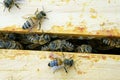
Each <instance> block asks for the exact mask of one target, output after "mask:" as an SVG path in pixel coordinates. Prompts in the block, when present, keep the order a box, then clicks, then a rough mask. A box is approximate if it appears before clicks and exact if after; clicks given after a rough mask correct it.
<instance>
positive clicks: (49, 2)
mask: <svg viewBox="0 0 120 80" xmlns="http://www.w3.org/2000/svg"><path fill="white" fill-rule="evenodd" d="M42 6H43V7H44V9H45V11H51V12H50V13H47V17H48V20H45V21H44V22H43V23H42V25H41V29H43V30H44V32H45V33H50V34H59V35H69V36H77V37H79V36H83V37H118V38H119V37H120V26H119V25H120V23H119V22H120V0H114V1H112V0H97V1H96V0H22V3H21V4H20V8H21V9H17V8H16V7H13V8H12V9H11V11H10V12H8V10H7V9H6V10H5V12H3V9H4V6H3V5H1V8H0V10H1V13H0V14H1V15H0V31H1V32H3V31H4V32H15V33H28V32H29V31H28V30H23V29H22V27H21V26H22V25H23V23H24V22H25V19H23V16H26V15H27V14H34V12H35V11H36V9H37V8H38V9H39V10H42ZM32 32H35V33H41V30H38V29H37V28H34V29H33V30H32V31H31V33H32ZM0 53H1V54H0V80H16V79H18V80H28V79H29V80H40V79H44V80H48V79H49V80H68V79H69V80H106V79H109V80H113V79H114V80H119V79H120V78H119V73H120V70H119V69H120V68H119V67H120V56H119V55H109V53H108V55H107V54H102V53H101V54H91V53H90V54H89V53H84V54H83V53H77V54H76V53H72V52H69V53H68V52H63V53H64V54H65V55H66V57H71V56H73V59H74V60H75V61H76V62H75V64H74V66H75V67H76V68H74V67H71V68H70V69H68V73H65V72H64V69H61V70H58V71H57V72H56V73H53V72H52V71H51V68H49V67H48V62H49V61H50V58H49V55H50V54H51V53H52V54H56V55H59V56H62V53H61V52H52V51H28V50H6V49H1V50H0ZM113 54H119V53H116V52H114V53H113Z"/></svg>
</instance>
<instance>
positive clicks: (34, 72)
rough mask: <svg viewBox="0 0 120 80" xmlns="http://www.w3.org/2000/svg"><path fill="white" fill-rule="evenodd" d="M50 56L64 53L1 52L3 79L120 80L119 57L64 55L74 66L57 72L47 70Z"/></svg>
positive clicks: (0, 73) (0, 69) (0, 72)
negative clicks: (71, 60) (66, 71)
mask: <svg viewBox="0 0 120 80" xmlns="http://www.w3.org/2000/svg"><path fill="white" fill-rule="evenodd" d="M50 54H55V55H57V56H62V53H61V52H45V51H22V50H19V51H18V50H3V49H1V50H0V80H120V56H119V55H103V54H79V53H75V54H73V53H64V54H65V56H66V57H67V58H69V57H71V56H72V57H73V60H74V61H75V63H74V66H75V67H76V69H75V68H74V66H72V67H71V68H68V73H67V74H66V73H65V71H64V69H60V70H58V71H56V72H55V73H53V72H52V70H51V68H50V67H48V62H50V61H51V59H50V58H49V55H50Z"/></svg>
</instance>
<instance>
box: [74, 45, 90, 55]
mask: <svg viewBox="0 0 120 80" xmlns="http://www.w3.org/2000/svg"><path fill="white" fill-rule="evenodd" d="M76 51H77V52H81V53H91V52H92V47H91V46H90V45H85V44H83V45H81V46H78V47H77V48H76Z"/></svg>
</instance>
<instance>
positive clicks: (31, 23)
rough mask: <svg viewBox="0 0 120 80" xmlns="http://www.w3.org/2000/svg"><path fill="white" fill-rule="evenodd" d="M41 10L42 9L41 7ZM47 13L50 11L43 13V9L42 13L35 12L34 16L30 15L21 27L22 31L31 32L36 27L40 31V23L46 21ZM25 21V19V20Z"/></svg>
mask: <svg viewBox="0 0 120 80" xmlns="http://www.w3.org/2000/svg"><path fill="white" fill-rule="evenodd" d="M42 8H43V7H42ZM48 12H51V11H47V12H45V11H44V8H43V10H42V11H38V8H37V10H36V11H35V13H34V15H31V16H30V17H27V21H26V22H25V23H24V24H23V25H22V29H24V30H25V29H28V30H29V31H31V30H32V29H33V28H34V27H35V26H37V25H38V27H39V30H40V29H41V23H42V21H43V20H44V19H48V18H47V17H46V16H47V14H46V13H48ZM25 19H26V18H25Z"/></svg>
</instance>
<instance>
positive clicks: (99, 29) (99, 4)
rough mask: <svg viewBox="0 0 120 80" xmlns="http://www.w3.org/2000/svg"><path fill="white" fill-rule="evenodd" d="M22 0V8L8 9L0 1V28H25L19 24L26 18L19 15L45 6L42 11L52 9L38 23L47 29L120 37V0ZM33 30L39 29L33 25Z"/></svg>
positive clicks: (1, 29) (7, 29) (50, 30)
mask: <svg viewBox="0 0 120 80" xmlns="http://www.w3.org/2000/svg"><path fill="white" fill-rule="evenodd" d="M2 1H3V0H1V2H2ZM22 1H23V3H22V4H21V5H20V7H21V9H17V8H16V7H13V8H12V9H11V11H10V12H8V10H7V9H6V10H5V12H3V9H4V7H3V5H2V4H1V5H0V7H1V8H0V31H15V32H28V31H27V30H22V28H21V27H22V25H23V23H24V22H25V19H23V18H22V17H23V16H25V15H27V14H34V12H35V11H36V9H37V8H38V9H39V10H42V6H44V8H45V11H49V10H51V11H52V12H50V13H47V16H48V18H49V20H45V21H44V22H43V23H42V25H41V26H42V29H43V30H44V31H45V32H47V33H58V34H79V35H94V36H96V35H97V36H117V37H120V0H22ZM33 32H41V30H38V29H36V28H35V29H33Z"/></svg>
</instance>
